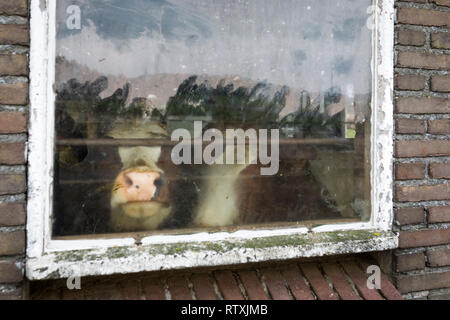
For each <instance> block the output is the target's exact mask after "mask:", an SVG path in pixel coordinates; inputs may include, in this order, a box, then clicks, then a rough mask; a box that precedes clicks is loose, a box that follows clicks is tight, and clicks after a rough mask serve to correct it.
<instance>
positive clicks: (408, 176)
mask: <svg viewBox="0 0 450 320" xmlns="http://www.w3.org/2000/svg"><path fill="white" fill-rule="evenodd" d="M395 178H396V179H397V180H413V179H423V178H425V164H424V163H397V164H396V165H395Z"/></svg>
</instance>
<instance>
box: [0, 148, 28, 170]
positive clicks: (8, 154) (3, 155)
mask: <svg viewBox="0 0 450 320" xmlns="http://www.w3.org/2000/svg"><path fill="white" fill-rule="evenodd" d="M24 163H25V143H23V142H21V143H5V144H0V164H7V165H14V164H24Z"/></svg>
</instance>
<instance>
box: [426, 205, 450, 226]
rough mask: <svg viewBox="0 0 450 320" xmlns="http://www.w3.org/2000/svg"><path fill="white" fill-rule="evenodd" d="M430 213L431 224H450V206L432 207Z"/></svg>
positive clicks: (429, 220)
mask: <svg viewBox="0 0 450 320" xmlns="http://www.w3.org/2000/svg"><path fill="white" fill-rule="evenodd" d="M428 211H429V215H428V222H429V223H441V222H450V206H444V207H432V208H430V209H428Z"/></svg>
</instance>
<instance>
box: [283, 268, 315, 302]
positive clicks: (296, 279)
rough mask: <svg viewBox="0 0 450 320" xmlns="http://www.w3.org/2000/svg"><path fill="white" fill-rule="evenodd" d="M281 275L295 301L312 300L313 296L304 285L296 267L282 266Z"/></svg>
mask: <svg viewBox="0 0 450 320" xmlns="http://www.w3.org/2000/svg"><path fill="white" fill-rule="evenodd" d="M281 274H282V275H283V277H284V279H285V280H286V282H287V283H288V285H289V288H290V289H291V292H292V295H293V296H294V298H295V299H297V300H314V296H313V295H312V293H311V290H309V288H308V286H307V285H306V283H305V280H304V278H303V276H302V275H301V274H300V270H299V269H298V267H297V266H296V265H289V266H283V267H282V269H281Z"/></svg>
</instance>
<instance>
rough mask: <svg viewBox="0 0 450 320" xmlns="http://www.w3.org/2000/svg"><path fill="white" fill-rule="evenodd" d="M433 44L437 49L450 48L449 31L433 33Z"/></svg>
mask: <svg viewBox="0 0 450 320" xmlns="http://www.w3.org/2000/svg"><path fill="white" fill-rule="evenodd" d="M431 46H432V47H433V48H436V49H450V33H448V32H438V33H432V34H431Z"/></svg>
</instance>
